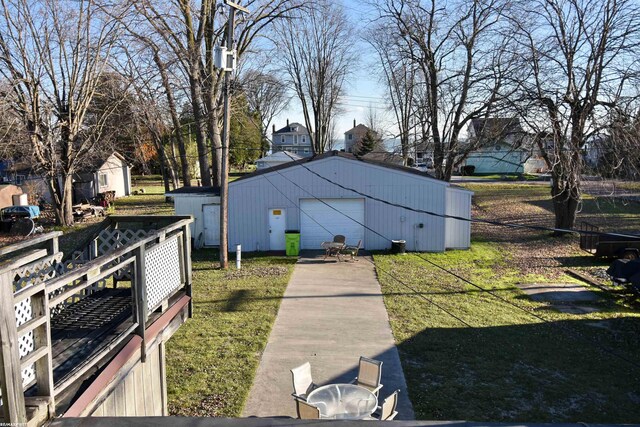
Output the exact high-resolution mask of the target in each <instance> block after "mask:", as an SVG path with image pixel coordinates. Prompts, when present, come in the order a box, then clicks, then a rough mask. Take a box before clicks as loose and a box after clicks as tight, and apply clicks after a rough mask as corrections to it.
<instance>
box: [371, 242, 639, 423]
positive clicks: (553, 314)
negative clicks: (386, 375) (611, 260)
mask: <svg viewBox="0 0 640 427" xmlns="http://www.w3.org/2000/svg"><path fill="white" fill-rule="evenodd" d="M421 256H424V257H425V258H427V259H429V260H432V261H433V262H435V263H437V264H439V265H443V266H446V267H447V268H449V269H451V270H453V271H455V272H456V273H457V274H459V275H461V276H463V277H465V278H468V279H471V280H472V281H473V282H474V283H475V284H477V285H479V286H480V287H481V288H484V289H486V290H491V291H492V292H493V293H494V294H495V295H498V296H499V297H501V298H503V299H504V300H506V302H505V301H502V300H500V299H498V298H496V297H494V296H492V295H491V294H490V293H489V292H488V291H482V290H480V289H478V288H476V287H473V286H471V285H468V284H466V283H463V282H461V281H459V280H458V279H456V278H455V277H453V276H452V275H449V274H447V273H445V272H443V271H441V270H439V269H437V268H435V267H433V266H431V265H429V264H427V263H425V262H424V261H423V260H421V259H419V258H418V257H417V256H415V255H405V256H397V255H396V256H392V255H376V256H375V262H376V266H377V267H378V269H379V272H378V276H379V280H380V282H381V285H382V290H383V294H384V295H385V296H384V299H385V304H386V306H387V310H388V312H389V317H390V320H391V325H392V329H393V332H394V336H395V338H396V341H397V344H398V350H399V352H400V356H401V359H402V363H403V368H404V373H405V376H406V378H407V382H408V387H409V397H410V398H411V400H412V402H413V404H414V409H415V411H416V418H417V419H442V420H451V419H465V420H474V421H511V422H518V421H529V422H569V421H574V422H575V421H588V422H601V423H630V422H636V421H637V420H638V419H640V406H639V405H638V403H639V402H640V389H638V384H640V365H639V362H640V357H639V356H640V315H639V314H638V313H637V312H632V311H630V310H628V309H626V308H624V307H621V306H617V305H615V304H614V302H613V301H612V300H610V299H608V298H606V296H604V295H603V299H602V301H600V302H598V303H597V304H596V305H599V306H600V308H601V309H602V310H603V311H602V312H599V313H593V314H583V315H572V314H562V313H559V312H557V311H555V310H552V309H550V308H549V307H547V305H546V304H544V303H535V302H532V301H530V300H529V299H528V298H527V297H526V296H524V295H523V294H522V293H521V292H520V291H519V290H518V289H517V288H516V287H515V283H516V282H518V281H522V282H525V281H526V282H536V283H537V282H544V281H546V279H545V278H544V277H540V276H536V275H525V276H523V275H521V273H520V271H519V269H517V268H514V267H513V265H512V264H511V263H510V262H509V256H508V254H506V253H505V252H504V251H501V250H500V249H499V247H498V246H496V245H494V244H493V243H491V242H481V241H475V242H474V243H473V248H472V249H471V250H470V251H464V252H463V251H455V252H448V253H445V254H422V255H421ZM380 270H384V271H388V272H390V273H392V274H393V275H395V276H397V277H399V278H400V279H401V280H402V281H404V282H405V283H407V284H409V285H411V286H412V287H413V288H414V289H416V290H417V291H418V292H419V293H420V294H421V295H422V296H424V297H425V298H428V299H429V300H431V301H432V302H429V301H426V300H424V299H422V298H420V297H418V296H417V295H415V294H413V293H412V292H411V291H409V290H408V289H407V288H405V287H404V286H402V285H400V284H399V283H398V282H396V281H394V280H392V279H390V278H389V276H388V275H386V274H381V273H380ZM436 304H437V305H438V306H440V307H441V308H438V307H437V306H436ZM510 304H515V305H517V306H518V307H520V308H517V307H514V306H513V305H510ZM454 316H455V317H454ZM536 316H539V317H541V318H542V319H544V321H542V320H541V319H540V318H538V317H536ZM458 319H459V320H458ZM463 322H464V323H463ZM612 353H615V355H616V356H614V355H613V354H612ZM623 359H626V360H623ZM629 361H630V362H629Z"/></svg>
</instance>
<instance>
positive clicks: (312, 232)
mask: <svg viewBox="0 0 640 427" xmlns="http://www.w3.org/2000/svg"><path fill="white" fill-rule="evenodd" d="M363 224H364V199H320V200H318V199H301V200H300V248H301V249H318V248H319V247H320V244H321V243H322V242H327V241H331V240H332V239H333V236H335V235H337V234H342V235H343V236H345V237H346V238H347V243H348V244H350V245H356V244H357V243H358V241H359V240H362V243H363V244H364V226H363Z"/></svg>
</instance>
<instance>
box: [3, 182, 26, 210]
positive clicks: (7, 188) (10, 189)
mask: <svg viewBox="0 0 640 427" xmlns="http://www.w3.org/2000/svg"><path fill="white" fill-rule="evenodd" d="M19 194H23V193H22V188H20V187H18V186H16V185H12V184H7V185H0V208H6V207H7V206H12V205H13V204H14V203H13V196H15V195H19Z"/></svg>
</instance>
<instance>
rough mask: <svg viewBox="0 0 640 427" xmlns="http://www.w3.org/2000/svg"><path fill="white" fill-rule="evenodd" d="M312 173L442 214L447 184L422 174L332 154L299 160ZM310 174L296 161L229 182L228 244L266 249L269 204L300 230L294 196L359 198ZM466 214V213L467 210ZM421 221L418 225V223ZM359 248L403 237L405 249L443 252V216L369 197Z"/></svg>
mask: <svg viewBox="0 0 640 427" xmlns="http://www.w3.org/2000/svg"><path fill="white" fill-rule="evenodd" d="M304 165H305V166H306V167H308V168H309V169H311V170H312V171H315V172H317V173H318V174H320V175H322V176H323V177H326V178H328V179H331V180H332V181H335V182H338V183H340V184H342V185H343V186H346V187H349V188H353V189H356V190H357V191H360V192H363V193H365V194H368V195H371V196H374V197H377V198H380V199H382V200H385V201H388V202H390V203H396V204H400V205H407V206H411V207H413V208H417V209H423V210H427V211H431V212H434V213H436V214H437V215H443V214H444V213H445V202H446V197H447V196H446V189H447V188H448V186H449V184H447V183H445V182H442V181H438V180H436V179H430V178H428V177H424V176H419V175H414V174H411V173H407V172H403V171H398V170H394V169H390V168H387V167H384V166H377V165H372V164H369V163H365V162H360V161H354V160H350V159H345V158H341V157H338V156H332V157H327V158H326V159H322V160H317V161H312V162H309V163H305V164H304ZM362 197H363V196H362V195H359V194H358V193H355V192H353V191H350V190H347V189H345V188H340V187H338V186H336V185H333V184H331V183H329V182H327V181H326V180H324V179H322V178H320V177H318V176H316V175H314V174H313V173H311V172H309V171H308V170H306V169H305V168H304V167H302V166H292V167H290V168H287V169H283V170H279V171H274V172H267V173H265V174H260V175H256V176H254V177H251V178H246V179H241V180H239V181H234V182H232V183H231V184H230V185H229V247H230V248H233V247H235V245H237V244H242V247H243V249H244V250H246V251H257V250H258V251H259V250H265V249H266V248H268V242H269V240H268V224H267V214H268V209H269V208H286V209H287V228H288V229H298V230H299V229H300V213H299V210H298V206H297V205H298V204H299V203H300V199H312V198H349V199H353V198H362ZM467 214H468V213H467ZM420 224H422V227H420ZM365 225H366V226H367V228H368V229H367V230H365V238H364V241H365V248H367V249H371V250H379V249H387V248H389V247H390V246H391V242H390V240H391V239H394V240H395V239H403V240H406V242H407V249H408V250H418V251H444V249H445V220H444V218H442V217H438V216H433V215H427V214H424V213H416V212H412V211H409V210H406V209H402V208H399V207H396V206H391V205H388V204H385V203H382V202H379V201H376V200H373V199H366V201H365Z"/></svg>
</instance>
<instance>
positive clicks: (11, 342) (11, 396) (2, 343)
mask: <svg viewBox="0 0 640 427" xmlns="http://www.w3.org/2000/svg"><path fill="white" fill-rule="evenodd" d="M18 346H19V343H18V329H17V327H16V315H15V308H14V304H13V280H12V278H11V273H10V272H9V271H4V272H2V273H0V387H1V388H2V408H3V410H4V420H5V422H9V423H11V424H14V425H15V424H26V422H27V412H26V408H25V404H24V390H23V388H22V369H20V353H19V347H18Z"/></svg>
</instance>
